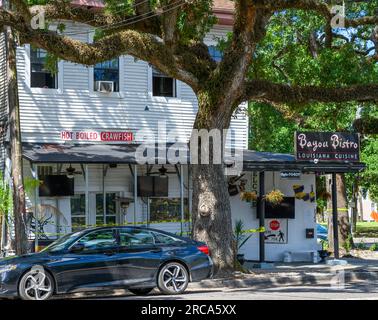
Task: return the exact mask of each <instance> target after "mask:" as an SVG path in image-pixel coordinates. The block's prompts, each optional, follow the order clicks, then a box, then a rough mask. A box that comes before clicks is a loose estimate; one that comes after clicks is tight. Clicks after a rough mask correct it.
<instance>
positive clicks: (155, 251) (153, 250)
mask: <svg viewBox="0 0 378 320" xmlns="http://www.w3.org/2000/svg"><path fill="white" fill-rule="evenodd" d="M162 251H163V250H162V249H161V248H154V249H151V250H150V252H153V253H159V252H162Z"/></svg>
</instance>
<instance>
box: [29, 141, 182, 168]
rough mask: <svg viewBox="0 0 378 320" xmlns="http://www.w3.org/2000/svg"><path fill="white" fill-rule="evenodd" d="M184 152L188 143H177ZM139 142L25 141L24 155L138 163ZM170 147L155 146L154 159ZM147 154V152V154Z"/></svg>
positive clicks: (67, 160)
mask: <svg viewBox="0 0 378 320" xmlns="http://www.w3.org/2000/svg"><path fill="white" fill-rule="evenodd" d="M176 146H178V148H179V149H180V152H182V153H183V154H185V152H186V153H188V152H187V148H188V147H187V145H186V144H181V145H176ZM138 147H139V145H138V144H53V143H23V156H24V158H25V159H27V160H29V161H31V162H33V163H119V164H122V163H127V164H136V163H138V162H137V161H136V154H137V148H138ZM167 149H168V148H161V147H159V146H158V145H156V146H155V155H154V157H153V158H154V161H155V162H156V163H158V161H159V159H160V158H161V159H162V160H165V159H166V157H165V155H166V152H167ZM145 156H147V154H145Z"/></svg>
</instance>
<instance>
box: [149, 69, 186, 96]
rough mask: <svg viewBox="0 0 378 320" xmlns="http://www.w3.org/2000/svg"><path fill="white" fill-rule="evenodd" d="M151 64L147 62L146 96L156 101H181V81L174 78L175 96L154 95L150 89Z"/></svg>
mask: <svg viewBox="0 0 378 320" xmlns="http://www.w3.org/2000/svg"><path fill="white" fill-rule="evenodd" d="M152 79H153V77H152V65H151V64H148V97H149V99H150V100H151V101H156V102H164V103H168V102H173V103H175V102H181V81H179V80H177V79H174V80H175V81H176V97H164V96H154V94H153V89H152Z"/></svg>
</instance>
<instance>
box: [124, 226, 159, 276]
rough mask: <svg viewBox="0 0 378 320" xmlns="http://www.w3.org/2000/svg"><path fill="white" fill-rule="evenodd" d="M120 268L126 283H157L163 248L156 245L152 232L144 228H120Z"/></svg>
mask: <svg viewBox="0 0 378 320" xmlns="http://www.w3.org/2000/svg"><path fill="white" fill-rule="evenodd" d="M119 241H120V248H119V254H118V255H119V268H120V269H119V270H120V277H121V278H122V279H123V280H124V282H125V283H126V284H133V283H155V274H156V271H157V269H158V268H159V266H160V263H161V261H162V256H163V249H162V248H161V247H159V246H157V245H155V239H154V237H153V235H152V234H151V232H149V231H148V230H144V229H133V228H122V229H119Z"/></svg>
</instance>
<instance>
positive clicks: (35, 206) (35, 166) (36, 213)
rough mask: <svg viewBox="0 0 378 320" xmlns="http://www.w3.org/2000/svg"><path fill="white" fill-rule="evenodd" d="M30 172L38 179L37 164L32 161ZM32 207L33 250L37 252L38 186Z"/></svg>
mask: <svg viewBox="0 0 378 320" xmlns="http://www.w3.org/2000/svg"><path fill="white" fill-rule="evenodd" d="M32 174H33V177H34V179H36V180H38V165H37V164H35V163H33V165H32ZM34 202H35V203H34V208H35V210H34V211H35V212H34V219H35V235H34V237H35V240H34V251H35V252H37V251H38V233H39V222H38V221H39V220H38V219H39V212H38V211H39V210H38V209H39V208H38V205H39V188H35V190H34Z"/></svg>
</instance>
